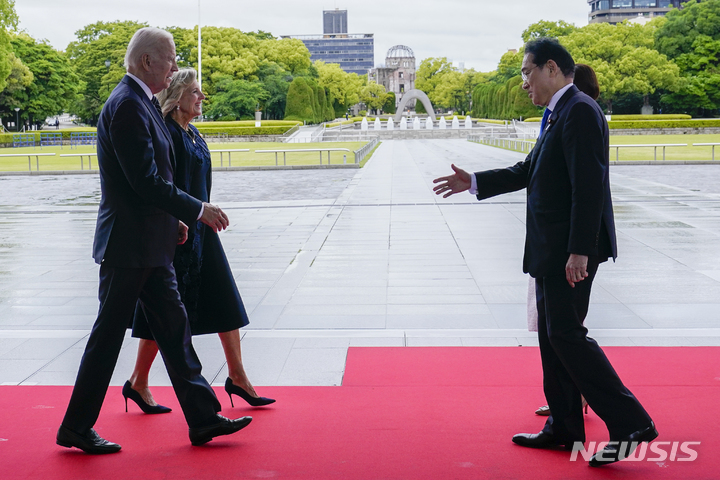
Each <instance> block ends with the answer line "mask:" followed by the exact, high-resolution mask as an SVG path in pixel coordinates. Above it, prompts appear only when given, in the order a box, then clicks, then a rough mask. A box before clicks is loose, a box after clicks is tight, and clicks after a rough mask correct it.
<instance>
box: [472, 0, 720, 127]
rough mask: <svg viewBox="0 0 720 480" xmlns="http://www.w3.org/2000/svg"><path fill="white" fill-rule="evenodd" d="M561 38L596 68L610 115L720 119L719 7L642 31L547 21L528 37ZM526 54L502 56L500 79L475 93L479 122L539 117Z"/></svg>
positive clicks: (697, 6) (677, 15)
mask: <svg viewBox="0 0 720 480" xmlns="http://www.w3.org/2000/svg"><path fill="white" fill-rule="evenodd" d="M538 37H555V38H558V40H559V41H560V43H562V44H563V45H564V46H565V47H566V48H567V49H568V51H569V52H570V54H571V55H572V56H573V58H574V59H575V61H576V62H577V63H585V64H588V65H590V66H591V67H593V69H594V70H595V72H596V74H597V78H598V82H599V84H600V98H599V100H598V101H599V103H600V105H601V106H602V107H603V109H604V110H605V111H606V112H607V113H615V114H622V113H638V112H640V110H641V108H642V106H643V105H650V106H652V107H653V109H654V111H655V112H656V113H657V112H659V113H686V114H689V115H692V116H693V117H715V116H718V114H719V113H720V0H705V1H703V2H696V1H690V2H688V3H686V4H685V5H684V8H683V9H682V10H678V9H673V10H671V11H670V12H668V14H667V15H666V16H664V17H657V18H655V19H653V20H652V21H650V22H648V23H646V24H644V25H642V24H639V23H631V22H627V21H626V22H623V23H620V24H617V25H610V24H607V23H594V24H590V25H586V26H584V27H580V28H579V27H576V26H574V25H571V24H568V23H566V22H563V21H559V22H550V21H540V22H537V23H534V24H532V25H530V26H529V27H528V28H527V29H526V30H525V31H524V32H523V34H522V39H523V42H527V41H528V40H531V39H534V38H538ZM523 54H524V52H523V50H522V49H521V50H520V51H517V52H516V51H509V52H507V53H506V54H504V55H503V56H502V58H501V59H500V62H499V64H498V68H497V70H496V71H495V72H492V73H491V74H490V75H488V76H487V77H486V78H485V79H483V81H482V82H479V84H478V85H477V86H475V88H474V90H473V97H472V98H473V109H472V111H473V115H475V116H478V117H484V118H500V119H512V118H520V117H528V116H535V115H538V114H539V111H540V109H538V108H537V107H535V106H533V105H532V104H531V102H530V101H529V99H528V97H527V94H526V92H524V91H523V90H522V80H521V79H520V66H521V63H522V58H523Z"/></svg>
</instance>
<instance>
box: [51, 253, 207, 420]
mask: <svg viewBox="0 0 720 480" xmlns="http://www.w3.org/2000/svg"><path fill="white" fill-rule="evenodd" d="M98 296H99V299H100V311H99V313H98V317H97V320H96V321H95V324H94V325H93V328H92V332H91V333H90V337H89V338H88V342H87V345H86V347H85V353H84V354H83V357H82V360H81V362H80V369H79V371H78V376H77V380H76V381H75V387H74V388H73V392H72V396H71V397H70V403H69V405H68V408H67V411H66V413H65V418H64V419H63V425H64V426H65V427H67V428H69V429H70V430H73V431H75V432H77V433H80V434H84V433H86V432H87V431H89V429H90V428H92V426H93V425H94V424H95V422H96V421H97V418H98V415H99V414H100V408H101V407H102V403H103V400H104V399H105V394H106V393H107V388H108V386H109V385H110V378H111V377H112V373H113V370H115V365H116V363H117V358H118V355H119V354H120V348H121V347H122V343H123V339H124V337H125V332H126V331H127V328H128V325H129V324H130V322H131V321H132V318H133V313H134V312H135V305H136V303H137V301H138V300H140V301H141V302H142V305H143V306H144V308H145V311H146V313H147V318H148V324H149V326H150V329H151V331H152V333H153V337H154V338H155V339H156V341H157V344H158V348H159V350H160V353H161V354H162V357H163V361H164V362H165V367H166V368H167V372H168V375H169V376H170V380H171V382H172V385H173V388H174V390H175V394H176V395H177V398H178V400H179V402H180V406H181V407H182V410H183V413H184V414H185V419H186V421H187V423H188V425H189V426H190V427H198V426H203V425H205V424H207V423H208V422H209V421H210V420H211V419H212V417H213V416H214V415H215V414H216V413H217V412H219V411H220V408H221V407H220V402H218V399H217V397H216V396H215V393H214V392H213V390H212V388H211V387H210V385H209V384H208V382H207V380H205V378H204V377H203V376H202V375H201V370H202V365H201V364H200V360H199V359H198V357H197V354H196V353H195V349H194V348H193V346H192V341H191V336H190V327H189V324H188V320H187V314H186V312H185V307H184V306H183V304H182V302H181V300H180V294H179V293H178V290H177V281H176V278H175V270H174V268H173V266H172V265H168V266H162V267H154V268H116V267H106V266H103V265H101V266H100V288H99V294H98Z"/></svg>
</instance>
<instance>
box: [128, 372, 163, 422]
mask: <svg viewBox="0 0 720 480" xmlns="http://www.w3.org/2000/svg"><path fill="white" fill-rule="evenodd" d="M122 396H123V397H125V411H126V412H127V411H128V408H127V401H128V398H129V399H130V400H132V401H133V402H135V403H137V406H138V407H140V410H142V411H143V413H147V414H154V413H170V412H172V408H170V407H164V406H162V405H150V404H148V403H147V402H146V401H145V400H143V398H142V396H140V393H139V392H138V391H137V390H133V388H132V385H131V384H130V380H128V381H127V382H125V385H123V389H122Z"/></svg>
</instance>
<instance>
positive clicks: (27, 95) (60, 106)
mask: <svg viewBox="0 0 720 480" xmlns="http://www.w3.org/2000/svg"><path fill="white" fill-rule="evenodd" d="M10 43H11V45H12V47H13V51H14V54H15V56H16V57H17V59H19V60H21V61H22V64H24V65H25V66H26V67H27V69H28V71H29V72H25V71H24V69H23V68H22V65H21V64H18V63H17V61H15V62H14V65H15V71H16V72H17V78H16V79H13V82H14V85H13V86H12V89H11V90H10V91H8V90H6V91H5V92H3V95H2V101H1V102H0V111H2V112H3V114H4V115H7V114H11V112H12V109H13V108H15V107H16V106H18V107H20V108H21V115H20V116H21V118H24V119H27V120H29V121H30V123H37V124H41V123H42V122H44V121H45V119H46V118H47V117H49V116H54V115H58V114H60V113H62V112H64V111H65V110H66V109H67V108H68V107H69V106H70V104H71V103H72V102H73V101H74V100H75V98H76V96H77V92H78V84H79V79H78V77H77V75H76V74H75V72H74V70H73V68H72V67H71V65H70V62H69V61H68V59H67V57H66V56H65V54H63V53H62V52H58V51H57V50H55V49H53V48H52V47H51V46H50V45H48V44H47V43H44V42H42V43H39V42H36V41H35V40H34V39H33V38H31V37H30V36H28V35H27V34H24V33H21V34H18V35H13V37H12V39H11V41H10ZM17 59H16V60H17ZM28 73H30V74H31V75H28ZM28 79H31V81H30V82H29V83H28V81H27V80H28Z"/></svg>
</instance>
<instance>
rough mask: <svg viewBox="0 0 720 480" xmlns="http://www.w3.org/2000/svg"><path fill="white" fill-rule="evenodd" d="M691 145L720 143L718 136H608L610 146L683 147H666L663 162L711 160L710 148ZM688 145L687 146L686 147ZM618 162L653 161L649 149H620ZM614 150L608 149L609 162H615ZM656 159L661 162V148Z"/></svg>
mask: <svg viewBox="0 0 720 480" xmlns="http://www.w3.org/2000/svg"><path fill="white" fill-rule="evenodd" d="M693 143H720V134H718V135H610V145H662V144H684V145H686V146H684V147H666V148H665V160H675V161H690V160H693V161H696V160H711V154H712V147H693V146H692V144H693ZM688 145H689V146H688ZM715 150H716V151H715V160H720V145H719V146H717V147H715ZM619 151H620V161H623V160H636V161H638V160H653V159H654V158H655V156H654V149H653V148H651V147H632V148H620V150H619ZM615 158H616V149H614V148H611V149H610V160H615ZM657 159H658V160H662V148H658V149H657Z"/></svg>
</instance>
